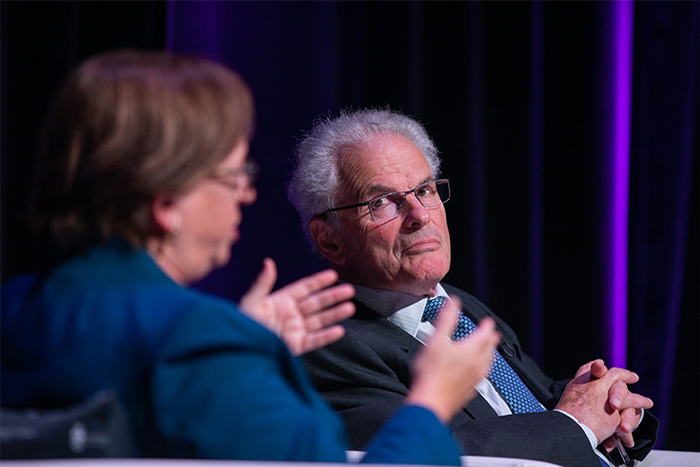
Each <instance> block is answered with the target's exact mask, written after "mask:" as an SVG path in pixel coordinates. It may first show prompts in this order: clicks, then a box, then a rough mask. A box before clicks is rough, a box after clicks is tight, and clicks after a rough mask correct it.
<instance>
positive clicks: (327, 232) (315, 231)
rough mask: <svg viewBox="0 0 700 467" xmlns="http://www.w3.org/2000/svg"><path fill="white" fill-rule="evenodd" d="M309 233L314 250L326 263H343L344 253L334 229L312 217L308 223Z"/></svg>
mask: <svg viewBox="0 0 700 467" xmlns="http://www.w3.org/2000/svg"><path fill="white" fill-rule="evenodd" d="M309 232H311V236H312V237H313V239H314V243H315V244H316V248H318V251H319V252H320V253H321V254H322V255H323V257H324V258H326V259H327V260H328V261H330V262H332V263H334V264H339V265H340V264H344V263H345V252H344V251H343V248H342V241H340V239H339V238H338V235H336V232H335V229H334V228H333V227H331V226H330V225H328V223H327V222H326V221H324V220H323V219H321V218H318V217H314V218H313V219H311V222H309Z"/></svg>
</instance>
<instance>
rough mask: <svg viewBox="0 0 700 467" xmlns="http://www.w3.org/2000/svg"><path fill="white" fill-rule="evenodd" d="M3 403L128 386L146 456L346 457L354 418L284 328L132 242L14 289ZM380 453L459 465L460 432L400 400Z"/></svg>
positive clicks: (4, 318) (388, 458) (9, 291)
mask: <svg viewBox="0 0 700 467" xmlns="http://www.w3.org/2000/svg"><path fill="white" fill-rule="evenodd" d="M1 305H2V315H1V325H2V327H1V332H2V349H1V351H2V365H1V375H0V376H1V379H0V382H1V383H0V384H1V385H2V386H1V388H0V389H1V390H0V397H1V402H2V406H3V407H14V408H21V407H32V408H37V409H42V408H55V407H61V406H66V405H69V404H73V403H77V402H79V401H81V400H84V399H86V398H88V397H89V396H90V395H92V394H94V393H95V392H97V391H99V390H102V389H108V388H111V389H114V390H115V391H116V393H117V394H118V397H119V399H120V401H121V403H122V404H123V406H124V408H125V410H126V412H127V415H128V417H129V419H130V424H131V426H132V431H133V434H134V441H135V443H136V444H137V447H138V449H139V451H140V454H141V455H143V456H148V457H194V458H222V459H260V460H295V461H326V462H343V461H344V460H345V450H346V449H348V444H347V441H346V432H345V428H344V426H343V424H342V421H341V420H340V418H338V416H337V415H336V414H335V413H334V412H333V410H332V409H330V407H329V406H327V405H326V403H325V402H324V401H323V400H322V399H321V398H320V397H319V395H318V393H317V392H316V390H315V389H314V387H313V386H312V384H311V382H310V379H309V378H308V376H307V374H306V372H305V370H304V368H303V366H302V365H301V364H300V363H299V361H298V360H297V359H296V358H294V357H293V356H292V355H291V354H290V353H289V351H288V350H287V348H286V346H285V345H284V343H283V342H282V341H281V340H280V339H279V338H277V336H275V335H274V334H273V333H271V332H269V331H268V330H267V329H265V328H264V327H262V326H260V325H259V324H257V323H256V322H254V321H252V320H250V319H249V318H247V317H246V316H244V315H242V314H241V313H239V312H238V310H237V309H236V307H235V306H234V305H233V304H232V303H230V302H228V301H226V300H223V299H220V298H217V297H214V296H210V295H207V294H204V293H201V292H198V291H196V290H193V289H187V288H183V287H180V286H178V285H177V284H176V283H174V282H173V281H172V280H171V279H169V278H168V277H167V276H166V275H165V274H164V273H163V272H162V271H161V270H160V269H159V268H158V267H157V266H156V264H155V263H154V262H153V261H152V260H151V258H150V257H149V256H148V255H147V254H146V253H145V252H144V251H140V250H134V249H133V248H131V247H130V246H128V245H126V244H124V243H122V242H113V243H112V244H110V245H108V246H104V247H97V248H94V249H92V250H89V251H88V252H86V253H85V254H83V255H80V256H77V257H75V258H73V259H72V260H70V261H68V262H66V263H64V264H63V265H61V266H59V267H58V268H56V269H55V270H53V271H52V272H51V273H49V274H48V275H45V276H31V277H30V276H24V277H21V278H18V279H15V280H13V281H11V282H9V283H8V284H6V285H5V286H4V287H3V288H2V304H1ZM365 449H366V450H367V451H368V454H367V456H366V457H365V461H366V462H380V463H407V464H410V463H412V464H417V463H425V464H449V465H459V455H460V451H459V448H458V447H457V445H456V444H455V442H454V441H453V439H452V438H451V435H450V433H449V430H448V429H447V428H446V427H444V426H443V425H442V424H441V423H440V422H439V421H438V420H437V418H436V417H435V416H434V415H433V414H432V413H431V412H430V411H428V410H426V409H423V408H419V407H403V408H400V409H399V410H398V411H397V412H396V414H395V416H394V417H393V419H392V420H391V421H390V422H388V423H387V424H386V425H385V426H384V428H383V429H382V430H381V431H380V433H379V434H378V435H377V436H375V437H374V438H373V440H372V441H370V442H369V444H368V445H367V446H365Z"/></svg>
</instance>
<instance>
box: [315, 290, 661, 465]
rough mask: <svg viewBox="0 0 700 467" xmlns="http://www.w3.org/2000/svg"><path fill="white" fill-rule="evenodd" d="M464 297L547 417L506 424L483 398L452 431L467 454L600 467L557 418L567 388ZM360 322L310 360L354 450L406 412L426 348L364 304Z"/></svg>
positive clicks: (584, 441)
mask: <svg viewBox="0 0 700 467" xmlns="http://www.w3.org/2000/svg"><path fill="white" fill-rule="evenodd" d="M443 286H444V288H445V290H446V291H447V292H448V293H450V294H456V295H457V296H459V297H460V298H461V300H462V303H463V312H464V313H465V314H466V315H467V316H469V317H470V318H471V319H472V320H474V322H477V323H478V322H479V320H480V319H481V318H484V317H486V316H490V317H492V318H494V319H495V320H496V323H497V325H498V330H499V331H500V333H501V335H502V341H501V345H500V346H499V351H500V352H501V354H502V355H503V356H504V357H505V358H506V360H507V361H508V362H509V363H510V365H511V366H512V367H513V369H514V370H515V371H516V372H517V373H518V374H519V375H520V377H521V378H522V379H523V381H524V382H525V384H526V385H527V386H528V387H529V388H530V389H531V390H532V392H533V393H534V394H535V396H536V397H537V398H538V399H539V401H540V402H541V403H542V404H543V405H544V406H545V407H546V408H547V409H550V410H548V411H547V412H541V413H533V414H518V415H509V416H503V417H499V416H498V415H497V414H496V412H494V410H493V409H492V408H491V406H490V405H489V404H488V402H486V400H485V399H483V398H482V397H481V396H480V395H477V396H476V397H475V398H474V399H473V400H472V401H471V402H469V403H468V404H467V406H466V407H465V408H464V410H463V411H462V412H460V413H458V414H457V415H456V416H455V417H454V419H453V420H452V423H451V428H452V430H453V432H454V435H455V437H456V438H457V440H458V441H459V442H460V443H461V444H462V446H463V448H464V449H465V450H466V452H467V454H470V455H481V456H499V457H517V458H525V459H537V460H543V461H547V462H553V463H556V464H561V465H564V466H571V467H591V466H596V467H600V462H599V460H598V459H597V458H596V456H595V454H594V453H593V450H592V449H591V447H590V443H589V441H588V438H587V437H586V435H585V434H584V433H583V431H582V430H581V428H580V427H579V426H578V425H577V424H576V423H575V422H574V421H573V420H571V419H570V418H569V417H567V416H566V415H563V414H561V413H559V412H554V411H551V409H552V408H554V406H555V405H556V403H557V401H558V400H559V398H560V396H561V394H562V392H563V390H564V388H565V386H566V383H567V381H560V382H557V381H553V380H552V379H551V378H549V377H547V376H546V375H545V374H544V373H542V371H541V370H540V369H539V367H538V366H537V364H536V363H535V361H534V360H532V359H531V358H530V357H528V356H527V355H525V354H524V353H523V351H522V349H521V346H520V342H519V341H518V338H517V336H516V335H515V333H514V332H513V330H512V329H511V328H510V327H509V326H508V325H507V324H506V323H505V322H503V321H502V320H501V319H499V318H498V317H497V316H496V315H494V314H493V313H492V312H491V311H490V310H489V309H488V308H486V307H485V306H484V305H483V304H481V303H480V302H479V301H478V300H477V299H476V298H474V297H473V296H471V295H469V294H468V293H466V292H464V291H462V290H459V289H456V288H454V287H451V286H448V285H444V284H443ZM356 305H357V312H356V314H355V316H353V317H352V318H351V319H349V320H348V321H346V322H345V323H344V325H345V330H346V334H345V337H344V338H343V339H341V340H340V341H338V342H336V343H335V344H332V345H330V346H328V347H326V348H323V349H321V350H318V351H316V352H313V353H311V354H309V355H307V356H306V357H305V359H304V360H305V364H306V366H307V369H308V370H309V372H310V373H311V376H312V379H313V381H314V383H315V384H316V387H317V388H318V389H319V390H320V391H321V393H322V394H323V396H324V397H325V398H326V400H328V401H329V402H330V403H331V404H332V405H333V406H334V407H335V409H336V410H337V411H338V412H339V413H340V414H341V415H342V417H343V418H344V420H345V422H346V425H347V427H348V431H349V433H350V438H351V444H352V447H353V448H354V449H359V448H360V446H362V444H363V443H364V442H365V441H366V440H367V439H368V438H369V437H370V436H372V434H373V433H374V432H375V431H376V430H377V428H378V427H379V426H380V424H381V423H382V422H383V421H384V420H386V419H387V418H389V417H390V416H391V414H393V413H394V412H395V411H396V410H397V409H398V408H399V407H400V406H401V404H402V402H403V398H404V397H405V396H406V394H407V393H408V387H409V386H410V382H411V374H410V364H411V360H412V359H413V357H414V356H415V354H416V351H417V350H418V349H419V348H420V347H421V344H420V342H419V341H418V340H417V339H415V338H414V337H412V336H410V335H409V334H408V333H406V332H404V331H403V330H402V329H400V328H399V327H397V326H395V325H394V324H392V323H390V322H389V321H388V320H387V319H386V318H384V317H381V316H379V315H378V314H377V313H375V312H374V311H373V310H371V309H369V308H367V307H366V306H364V305H362V304H361V303H357V302H356ZM644 421H645V423H643V424H642V425H643V426H644V425H648V428H649V433H646V432H645V429H646V428H647V427H646V426H644V428H645V429H642V428H643V427H642V426H640V427H639V428H638V429H637V431H636V432H635V437H636V438H637V446H635V448H634V449H631V450H630V454H631V455H632V456H633V457H635V458H643V457H644V456H646V454H647V453H648V452H649V451H650V450H651V448H652V446H653V443H654V441H655V437H656V428H657V427H658V422H656V419H655V418H654V417H653V416H651V414H649V413H648V412H647V413H646V414H645V418H644Z"/></svg>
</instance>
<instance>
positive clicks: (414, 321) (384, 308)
mask: <svg viewBox="0 0 700 467" xmlns="http://www.w3.org/2000/svg"><path fill="white" fill-rule="evenodd" d="M353 286H354V287H355V299H356V300H357V301H358V302H360V303H362V304H363V305H366V306H368V307H369V308H371V309H372V310H374V311H376V312H377V313H378V314H379V315H381V316H383V317H385V318H386V319H387V320H389V321H390V322H391V323H393V324H395V325H396V326H398V327H400V328H401V329H403V330H404V331H406V332H407V333H409V334H410V335H412V336H414V337H415V336H416V334H417V332H418V326H419V325H420V323H421V318H422V317H423V310H424V309H425V304H426V302H427V300H428V297H425V296H422V295H413V294H409V293H406V292H397V291H394V290H381V289H375V288H372V287H365V286H362V285H353ZM436 296H443V297H447V293H446V292H445V289H443V287H442V285H440V284H438V285H437V290H436Z"/></svg>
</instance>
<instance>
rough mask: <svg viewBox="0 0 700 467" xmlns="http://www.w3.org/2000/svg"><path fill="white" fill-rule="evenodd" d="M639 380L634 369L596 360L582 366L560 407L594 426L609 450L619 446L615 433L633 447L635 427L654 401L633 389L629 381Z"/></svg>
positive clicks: (604, 445)
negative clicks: (609, 364) (644, 411)
mask: <svg viewBox="0 0 700 467" xmlns="http://www.w3.org/2000/svg"><path fill="white" fill-rule="evenodd" d="M637 381H639V376H638V375H637V374H636V373H634V372H631V371H629V370H625V369H622V368H610V369H608V368H607V367H606V366H605V363H604V362H603V360H600V359H598V360H594V361H592V362H588V363H586V364H585V365H583V366H581V368H579V370H578V371H577V372H576V375H575V376H574V379H572V380H571V381H570V382H569V384H568V385H567V386H566V389H565V390H564V393H563V394H562V397H561V400H560V401H559V404H557V406H556V408H557V409H559V410H562V411H564V412H566V413H568V414H570V415H572V416H574V417H575V418H576V419H577V420H578V421H579V422H580V423H582V424H584V425H586V426H587V427H588V428H590V429H591V431H593V433H594V434H595V435H596V438H597V441H598V444H601V443H602V444H603V447H605V449H606V450H608V451H610V450H612V449H613V448H614V447H615V441H614V439H613V438H612V435H613V434H617V435H618V436H619V437H620V440H621V441H622V442H623V443H624V445H625V446H627V447H632V446H634V437H633V436H632V430H634V429H635V428H636V427H637V425H638V423H639V420H640V417H641V415H642V410H643V409H649V408H651V407H652V406H653V405H654V403H653V402H652V400H651V399H649V398H647V397H644V396H642V395H639V394H635V393H633V392H631V391H630V390H629V388H628V387H627V385H628V384H633V383H636V382H637Z"/></svg>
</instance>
